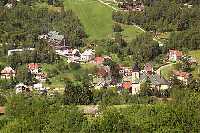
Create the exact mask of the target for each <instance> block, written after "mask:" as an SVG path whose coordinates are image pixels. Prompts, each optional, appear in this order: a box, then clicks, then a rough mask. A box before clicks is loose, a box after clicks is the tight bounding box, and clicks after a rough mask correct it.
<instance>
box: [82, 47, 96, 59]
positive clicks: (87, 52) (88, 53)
mask: <svg viewBox="0 0 200 133" xmlns="http://www.w3.org/2000/svg"><path fill="white" fill-rule="evenodd" d="M94 58H95V52H94V50H92V49H87V50H85V51H84V52H83V53H82V54H81V59H80V60H81V61H83V62H88V61H91V60H93V59H94Z"/></svg>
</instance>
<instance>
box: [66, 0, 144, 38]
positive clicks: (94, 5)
mask: <svg viewBox="0 0 200 133" xmlns="http://www.w3.org/2000/svg"><path fill="white" fill-rule="evenodd" d="M64 6H65V9H71V10H73V12H74V13H75V14H76V15H77V16H78V17H79V18H80V21H81V23H82V24H83V26H84V28H85V31H86V33H87V34H88V35H89V39H91V40H95V39H104V38H111V37H112V33H113V32H112V26H113V21H112V8H110V7H108V6H106V5H103V4H102V3H100V2H99V1H97V0H64ZM122 27H123V28H124V32H123V33H122V34H123V35H124V36H125V38H126V39H127V40H128V41H130V40H132V39H133V38H135V37H136V36H137V35H138V34H140V33H142V31H141V30H139V29H138V28H136V27H134V26H126V25H123V26H122Z"/></svg>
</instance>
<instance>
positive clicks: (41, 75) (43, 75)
mask: <svg viewBox="0 0 200 133" xmlns="http://www.w3.org/2000/svg"><path fill="white" fill-rule="evenodd" d="M35 79H37V80H38V81H40V82H46V80H47V74H46V73H43V72H39V73H36V74H35Z"/></svg>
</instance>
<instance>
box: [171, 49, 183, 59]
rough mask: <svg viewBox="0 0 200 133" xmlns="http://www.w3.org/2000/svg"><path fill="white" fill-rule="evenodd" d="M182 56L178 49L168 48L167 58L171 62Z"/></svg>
mask: <svg viewBox="0 0 200 133" xmlns="http://www.w3.org/2000/svg"><path fill="white" fill-rule="evenodd" d="M182 57H183V53H182V52H181V51H179V50H169V53H168V60H169V61H171V62H177V61H179V60H180V59H181V58H182Z"/></svg>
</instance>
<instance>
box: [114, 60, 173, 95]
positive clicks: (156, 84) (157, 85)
mask: <svg viewBox="0 0 200 133" xmlns="http://www.w3.org/2000/svg"><path fill="white" fill-rule="evenodd" d="M119 73H120V74H121V75H122V83H120V84H118V85H117V86H118V89H119V91H121V90H123V89H127V90H128V91H129V92H130V93H131V94H133V95H134V94H137V93H139V92H140V90H141V84H143V83H145V82H146V81H147V80H148V81H150V84H151V88H152V89H156V90H158V91H160V90H166V89H168V88H169V87H170V83H169V81H167V80H166V79H165V78H164V77H162V76H161V75H160V73H157V72H156V71H154V70H153V66H152V65H151V64H150V63H147V64H145V66H144V69H142V70H141V68H140V67H139V65H138V64H137V63H136V64H134V65H133V67H132V68H131V67H121V69H120V71H119Z"/></svg>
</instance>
